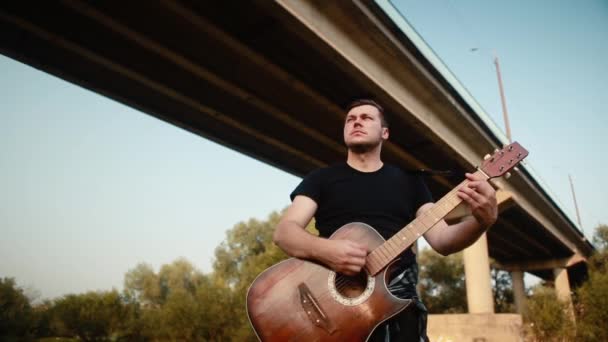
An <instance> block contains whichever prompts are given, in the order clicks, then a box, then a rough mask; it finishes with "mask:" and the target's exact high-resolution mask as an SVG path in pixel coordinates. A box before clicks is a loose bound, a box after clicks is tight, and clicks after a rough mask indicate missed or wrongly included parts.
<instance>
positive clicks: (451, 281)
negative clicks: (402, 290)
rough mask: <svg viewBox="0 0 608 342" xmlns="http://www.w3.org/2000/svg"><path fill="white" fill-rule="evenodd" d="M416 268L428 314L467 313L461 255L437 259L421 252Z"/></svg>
mask: <svg viewBox="0 0 608 342" xmlns="http://www.w3.org/2000/svg"><path fill="white" fill-rule="evenodd" d="M418 263H419V265H420V274H419V278H420V280H419V287H418V290H419V292H420V296H421V298H422V301H423V302H424V304H425V305H426V307H427V309H428V310H429V312H430V313H463V312H466V310H467V302H466V288H465V280H464V264H463V262H462V253H457V254H452V255H449V256H447V257H444V256H441V255H439V254H438V253H436V252H435V251H433V250H432V249H429V248H426V249H423V250H422V252H421V253H420V255H419V256H418Z"/></svg>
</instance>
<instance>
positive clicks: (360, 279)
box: [335, 272, 367, 298]
mask: <svg viewBox="0 0 608 342" xmlns="http://www.w3.org/2000/svg"><path fill="white" fill-rule="evenodd" d="M335 286H336V290H337V291H338V293H340V294H341V295H342V296H344V297H346V298H356V297H359V296H360V295H361V294H362V293H363V292H364V291H365V289H366V287H367V274H366V273H365V272H361V273H359V274H357V275H354V276H347V275H344V274H340V273H337V274H336V280H335Z"/></svg>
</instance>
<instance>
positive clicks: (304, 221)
mask: <svg viewBox="0 0 608 342" xmlns="http://www.w3.org/2000/svg"><path fill="white" fill-rule="evenodd" d="M388 137H389V129H388V124H387V122H386V120H385V117H384V110H383V109H382V107H381V106H380V105H379V104H378V103H376V102H374V101H373V100H369V99H362V100H356V101H354V102H352V103H351V104H350V105H349V106H348V108H347V114H346V120H345V123H344V142H345V144H346V146H347V148H348V155H347V158H346V162H343V163H338V164H334V165H331V166H329V167H326V168H321V169H318V170H315V171H313V172H312V173H310V174H309V175H308V176H306V177H305V178H304V179H303V180H302V182H301V183H300V185H298V187H297V188H296V189H295V190H294V191H293V192H292V194H291V199H292V204H291V206H290V207H289V208H288V209H287V211H286V212H285V214H284V216H283V217H282V218H281V220H280V222H279V224H278V225H277V227H276V230H275V233H274V241H275V243H276V244H277V245H278V246H279V247H280V248H281V249H283V250H284V251H285V252H286V253H287V254H289V255H291V256H294V257H298V258H305V259H315V260H317V261H320V262H321V263H323V264H325V265H326V266H328V267H330V268H332V269H333V270H334V271H336V272H339V273H343V274H347V275H353V274H357V273H359V272H360V271H361V269H362V267H363V266H364V265H365V258H366V255H367V254H368V253H369V252H370V251H369V250H368V249H367V246H363V245H361V244H359V243H356V242H353V241H349V240H329V239H327V238H328V237H329V236H330V235H331V234H332V233H333V232H334V231H336V230H337V229H338V228H340V227H341V226H343V225H344V224H347V223H350V222H363V223H366V224H369V225H370V226H372V227H374V228H375V229H376V230H377V231H378V232H379V233H380V235H382V236H383V237H384V238H385V239H388V238H390V237H391V236H392V235H393V234H395V233H397V232H398V231H399V230H400V229H402V228H403V227H405V226H406V225H407V224H408V223H409V222H411V221H412V220H413V219H414V218H415V216H418V215H420V214H421V213H422V212H424V211H426V210H428V209H429V208H430V207H432V206H433V203H431V201H432V199H431V195H430V193H429V191H428V189H427V187H426V185H425V184H424V182H423V181H422V179H420V177H419V176H416V175H413V174H409V173H406V172H403V171H402V170H401V169H399V168H397V167H395V166H392V165H387V164H384V163H383V162H382V160H381V158H380V152H381V149H382V143H383V142H384V141H385V140H387V139H388ZM466 176H467V178H468V179H469V180H470V182H469V183H468V185H467V186H465V187H463V188H461V189H459V191H458V196H459V197H460V198H461V199H462V200H463V201H464V202H465V203H466V204H467V205H468V206H469V207H470V209H471V214H472V215H471V216H469V217H466V218H465V219H463V220H462V221H461V222H459V223H456V224H453V225H448V224H447V223H446V222H445V221H440V222H439V223H437V224H436V225H435V227H434V228H433V229H431V230H429V231H427V232H426V233H425V234H424V237H425V239H426V240H427V242H428V243H429V244H430V245H431V247H432V248H433V249H434V250H436V251H437V252H439V253H441V254H442V255H448V254H451V253H454V252H458V251H460V250H462V249H464V248H466V247H468V246H469V245H471V244H472V243H473V242H475V241H476V240H477V239H478V238H479V236H480V235H481V234H482V233H483V232H485V231H486V230H487V229H488V227H490V226H491V225H492V224H493V223H494V222H495V221H496V218H497V204H496V194H495V191H494V189H493V188H492V186H490V184H489V183H488V182H486V181H484V180H481V179H476V178H475V177H474V176H473V175H471V174H467V175H466ZM313 217H315V219H316V226H317V229H318V230H319V233H320V236H319V237H317V236H314V235H312V234H309V233H308V232H307V231H306V230H305V229H304V228H305V227H306V226H307V225H308V223H309V222H310V221H311V219H312V218H313ZM400 260H401V261H400V268H401V269H400V272H399V273H400V274H399V275H398V276H397V277H395V278H394V279H393V280H392V281H391V282H390V283H389V289H390V290H391V292H392V293H393V294H394V295H396V296H398V297H401V298H413V299H414V300H415V303H416V305H415V308H414V309H406V310H404V312H402V313H401V314H399V315H397V316H395V317H394V318H392V319H390V320H389V321H388V323H387V324H383V325H381V326H380V327H378V328H377V329H376V330H375V331H374V333H373V335H372V337H371V338H370V340H374V341H376V340H377V341H418V340H420V341H427V340H428V338H427V337H426V309H425V308H424V305H422V303H420V301H419V300H418V297H417V294H416V283H417V280H418V268H417V264H416V257H415V255H414V253H413V252H412V250H411V248H410V249H408V250H407V251H405V252H404V253H403V254H402V256H401V259H400Z"/></svg>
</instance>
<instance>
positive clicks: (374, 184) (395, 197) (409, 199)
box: [291, 162, 432, 262]
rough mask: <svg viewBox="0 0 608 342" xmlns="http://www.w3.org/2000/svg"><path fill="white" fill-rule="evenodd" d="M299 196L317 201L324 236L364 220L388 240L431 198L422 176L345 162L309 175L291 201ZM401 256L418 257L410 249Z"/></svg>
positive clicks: (319, 226)
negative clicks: (370, 169)
mask: <svg viewBox="0 0 608 342" xmlns="http://www.w3.org/2000/svg"><path fill="white" fill-rule="evenodd" d="M298 195H304V196H306V197H309V198H311V199H312V200H314V201H315V202H316V203H317V206H318V208H317V212H316V213H315V220H316V227H317V230H318V231H319V234H320V235H321V236H322V237H329V236H330V235H331V234H333V233H334V232H335V231H336V230H337V229H338V228H340V227H342V226H343V225H345V224H347V223H350V222H363V223H366V224H369V225H370V226H372V227H373V228H374V229H376V230H377V231H378V232H379V233H380V235H382V237H384V238H385V239H388V238H390V237H391V236H393V235H394V234H395V233H397V232H398V231H399V230H401V229H402V228H403V227H405V226H406V225H407V224H408V223H409V222H411V221H412V220H413V219H414V218H415V216H416V210H418V208H420V206H421V205H423V204H424V203H428V202H431V201H432V197H431V193H430V192H429V190H428V188H427V187H426V184H425V183H424V181H423V180H422V179H421V178H420V176H419V175H415V174H413V173H408V172H404V171H403V170H401V169H400V168H398V167H396V166H393V165H388V164H384V165H383V166H382V167H381V168H380V169H379V170H378V171H375V172H361V171H358V170H356V169H353V168H352V167H350V166H349V165H348V164H347V163H346V162H342V163H338V164H334V165H331V166H328V167H325V168H321V169H317V170H315V171H313V172H311V173H310V174H308V175H307V176H306V177H305V178H304V179H303V180H302V182H301V183H300V184H299V185H298V186H297V187H296V189H295V190H294V191H293V192H292V193H291V200H292V201H293V199H294V198H295V197H296V196H298ZM402 258H403V260H402V261H406V262H411V261H413V260H415V259H414V255H413V253H412V252H411V249H408V251H407V252H406V253H404V254H403V256H402Z"/></svg>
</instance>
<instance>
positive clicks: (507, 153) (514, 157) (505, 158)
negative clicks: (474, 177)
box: [479, 142, 528, 178]
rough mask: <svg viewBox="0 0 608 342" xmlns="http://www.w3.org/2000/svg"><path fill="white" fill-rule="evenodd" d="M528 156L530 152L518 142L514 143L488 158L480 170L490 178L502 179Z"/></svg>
mask: <svg viewBox="0 0 608 342" xmlns="http://www.w3.org/2000/svg"><path fill="white" fill-rule="evenodd" d="M527 156H528V151H527V150H526V149H525V148H523V147H521V145H520V144H519V143H517V142H513V143H511V144H509V145H507V146H505V147H503V148H502V149H500V150H496V151H495V152H494V154H493V155H491V156H490V157H489V158H486V159H485V160H484V161H483V163H482V164H481V166H480V167H479V169H480V170H481V171H483V172H484V173H485V174H486V175H488V176H489V177H490V178H495V177H500V176H502V175H504V174H505V173H507V172H509V171H510V170H511V169H513V168H514V167H515V166H516V165H517V164H518V163H519V162H520V161H522V160H523V159H524V158H526V157H527Z"/></svg>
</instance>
